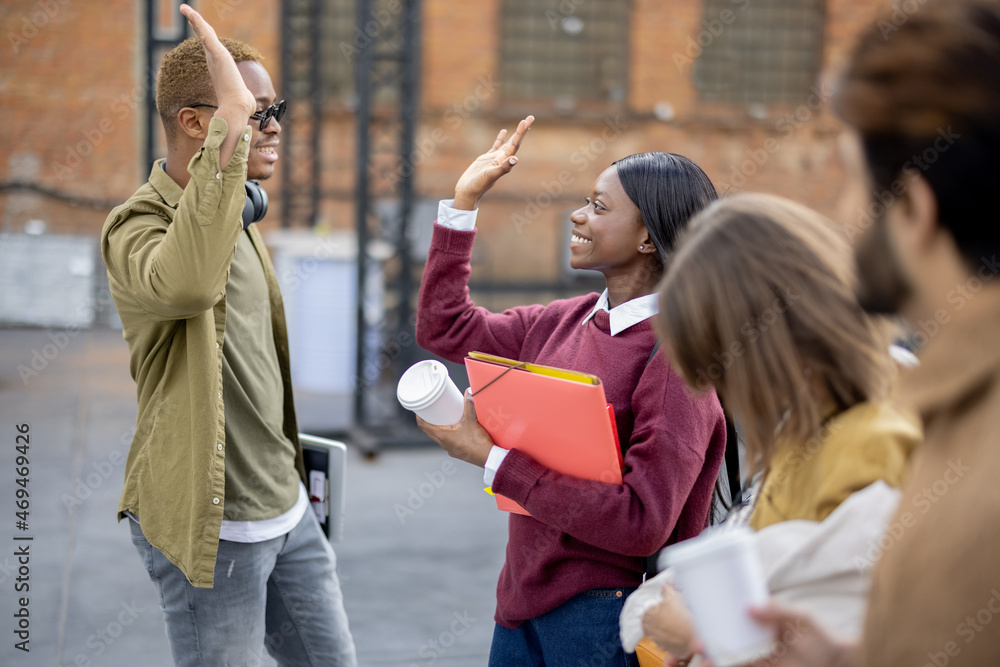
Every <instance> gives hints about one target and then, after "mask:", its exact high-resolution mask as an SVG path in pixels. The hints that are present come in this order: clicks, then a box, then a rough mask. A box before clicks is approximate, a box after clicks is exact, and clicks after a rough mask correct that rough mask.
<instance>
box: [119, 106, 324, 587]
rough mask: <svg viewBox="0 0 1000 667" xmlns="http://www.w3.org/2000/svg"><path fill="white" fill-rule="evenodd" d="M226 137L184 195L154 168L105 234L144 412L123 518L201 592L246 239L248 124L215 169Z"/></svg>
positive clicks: (280, 313) (209, 577) (285, 369)
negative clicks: (136, 522) (231, 318)
mask: <svg viewBox="0 0 1000 667" xmlns="http://www.w3.org/2000/svg"><path fill="white" fill-rule="evenodd" d="M226 131H227V125H226V122H225V121H224V120H222V119H221V118H213V119H212V121H211V123H210V124H209V127H208V138H207V139H206V140H205V145H204V146H203V147H202V148H201V149H199V150H198V152H197V153H196V154H195V155H194V157H193V158H191V161H190V163H189V164H188V173H189V174H191V179H190V181H189V182H188V185H187V187H186V188H184V189H183V190H182V189H181V188H180V187H179V186H178V185H177V183H176V182H174V180H173V179H172V178H170V176H168V175H167V173H166V172H165V171H164V170H163V169H162V166H161V162H157V163H156V164H155V165H153V169H152V171H151V172H150V175H149V181H148V182H147V183H146V184H145V185H143V186H142V187H141V188H139V189H138V190H137V191H136V192H135V194H133V195H132V197H131V198H129V200H128V201H127V202H125V203H124V204H122V205H121V206H118V207H117V208H115V209H114V210H112V211H111V214H110V215H109V216H108V219H107V221H106V222H105V223H104V229H103V231H102V233H101V253H102V255H103V257H104V262H105V264H106V265H107V268H108V280H109V283H110V288H111V295H112V297H113V298H114V301H115V306H116V307H117V309H118V314H119V316H120V317H121V320H122V325H123V335H124V337H125V340H126V341H127V342H128V346H129V357H130V362H129V369H130V371H131V373H132V377H133V379H135V381H136V385H137V395H138V403H139V406H138V415H137V418H136V432H135V435H134V436H133V438H132V445H131V447H130V448H129V453H128V458H127V460H126V463H125V486H124V489H123V490H122V495H121V500H120V501H119V505H118V519H119V520H121V519H122V518H123V517H125V516H126V514H125V513H126V512H131V513H133V514H135V515H137V516H138V517H139V518H140V520H141V522H142V532H143V534H144V535H145V536H146V539H148V540H149V542H150V543H151V544H152V545H153V546H154V547H156V548H157V549H159V550H160V551H161V552H162V553H163V554H164V555H165V556H166V557H167V558H168V559H169V560H170V561H171V562H172V563H174V564H175V565H177V567H179V568H180V569H181V571H182V572H184V574H185V575H186V576H187V578H188V581H190V582H191V584H192V585H194V586H197V587H199V588H211V586H212V583H213V574H214V571H215V560H216V555H217V553H218V548H219V529H220V527H221V526H222V518H223V513H224V511H225V475H226V472H225V468H226V463H225V462H226V451H225V450H226V435H225V403H224V401H223V393H222V389H223V381H222V364H223V353H222V349H223V345H224V343H225V330H226V298H225V289H226V283H227V281H228V278H229V269H230V263H231V261H232V259H233V255H234V252H235V248H236V244H237V239H238V238H239V236H240V234H241V232H242V229H243V226H242V222H241V214H242V210H243V204H244V201H245V198H246V194H245V190H244V187H243V182H244V180H245V179H246V161H247V155H248V154H249V149H250V146H249V142H250V137H251V131H250V128H249V126H247V127H246V128H245V130H244V131H243V135H242V137H241V139H240V141H239V143H238V145H237V149H236V153H235V154H234V155H233V157H232V159H230V161H229V163H228V164H227V165H226V167H225V169H220V168H219V152H220V146H221V144H222V141H223V139H224V138H225V136H226ZM249 237H250V240H251V241H252V242H253V245H254V247H255V248H256V249H257V252H258V254H259V256H260V258H261V262H262V265H263V267H264V272H265V276H266V279H267V286H268V299H269V301H270V305H271V312H270V317H271V326H272V330H273V338H274V346H275V349H276V350H277V354H278V360H279V365H280V369H281V380H282V386H283V390H284V394H283V399H282V411H283V414H284V423H283V427H282V432H283V433H284V435H285V436H286V437H287V438H288V439H289V440H290V441H291V442H292V443H295V444H296V467H297V469H298V472H299V475H300V477H301V478H302V479H303V480H305V471H304V468H303V464H302V452H301V449H300V448H299V447H298V446H297V445H298V435H297V432H298V428H297V425H296V421H295V409H294V406H293V402H292V389H291V373H290V369H289V362H288V336H287V333H286V329H285V317H284V309H283V306H282V302H281V295H280V293H279V290H278V283H277V279H276V277H275V275H274V268H273V266H272V265H271V262H270V260H269V259H268V258H267V251H266V249H265V248H264V243H263V239H262V238H261V236H260V233H259V232H258V231H257V230H256V229H255V228H254V227H253V226H251V228H250V229H249Z"/></svg>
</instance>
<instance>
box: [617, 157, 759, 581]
mask: <svg viewBox="0 0 1000 667" xmlns="http://www.w3.org/2000/svg"><path fill="white" fill-rule="evenodd" d="M612 164H613V165H614V166H615V168H616V170H617V172H618V180H619V181H621V184H622V188H623V189H624V190H625V194H627V195H628V197H629V199H631V200H632V202H633V203H634V204H635V205H636V206H637V207H638V208H639V212H640V214H641V215H642V221H643V223H644V224H645V225H646V230H647V231H648V232H649V236H650V238H652V239H653V243H654V244H655V245H656V251H657V259H659V261H660V269H661V270H662V269H665V268H666V266H667V263H668V261H669V258H670V256H671V255H672V254H673V252H674V244H675V243H676V242H677V239H678V237H680V235H681V234H682V233H683V232H684V230H685V229H686V228H687V224H688V222H689V221H690V220H691V219H692V218H693V217H694V216H695V215H697V214H698V213H699V212H701V210H702V209H704V208H706V207H707V206H708V205H709V204H711V203H712V202H714V201H715V200H717V199H718V198H719V195H718V193H717V192H716V190H715V186H714V185H712V180H711V179H710V178H709V177H708V175H707V174H706V173H705V172H704V170H702V168H701V167H699V166H698V165H697V164H695V162H694V161H693V160H691V159H690V158H686V157H684V156H683V155H677V154H676V153H660V152H651V153H635V154H633V155H628V156H626V157H623V158H622V159H620V160H616V161H615V162H613V163H612ZM658 348H659V344H657V347H656V348H654V352H653V354H655V353H656V350H657V349H658ZM650 361H652V357H650ZM741 498H742V489H741V486H740V452H739V437H738V435H737V433H736V427H735V424H734V423H733V421H732V419H731V418H730V416H729V413H728V412H727V413H726V452H725V457H724V460H723V464H722V468H721V469H720V470H719V477H718V478H717V479H716V483H715V492H714V493H713V494H712V505H711V511H710V514H709V522H710V523H712V524H715V523H719V522H720V521H721V520H722V518H723V517H724V516H725V515H726V514H727V512H728V511H729V510H730V509H732V508H733V507H734V506H738V505H739V503H740V500H741ZM650 566H651V562H650V563H647V571H655V569H652V568H651V567H650Z"/></svg>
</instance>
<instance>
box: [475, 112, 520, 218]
mask: <svg viewBox="0 0 1000 667" xmlns="http://www.w3.org/2000/svg"><path fill="white" fill-rule="evenodd" d="M534 120H535V117H534V116H528V117H527V118H525V119H524V120H522V121H521V122H520V123H518V124H517V129H516V130H514V135H513V136H512V137H511V138H510V139H508V140H507V141H506V142H504V138H505V137H506V136H507V130H500V134H498V135H497V138H496V141H494V142H493V147H492V148H490V150H489V151H488V152H486V153H484V154H482V155H480V156H479V157H478V158H476V160H475V162H473V163H472V164H471V165H469V168H468V169H466V170H465V173H464V174H462V176H461V177H460V178H459V179H458V183H457V184H456V185H455V208H456V209H459V210H465V211H471V210H473V209H475V208H476V207H477V206H479V200H480V199H481V198H482V196H483V195H484V194H486V192H487V190H489V189H490V188H492V187H493V184H494V183H496V182H497V181H498V180H499V179H500V177H501V176H503V175H504V174H506V173H507V172H509V171H510V170H511V169H512V168H513V167H514V165H515V164H517V158H516V157H514V154H515V153H517V149H518V148H520V147H521V142H522V141H523V140H524V135H525V134H527V132H528V128H529V127H531V124H532V123H533V122H534Z"/></svg>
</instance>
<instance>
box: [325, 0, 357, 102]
mask: <svg viewBox="0 0 1000 667" xmlns="http://www.w3.org/2000/svg"><path fill="white" fill-rule="evenodd" d="M357 22H358V19H357V7H356V5H355V0H325V6H324V7H323V31H322V34H323V39H321V40H320V42H321V44H322V47H321V48H322V50H323V51H324V53H323V54H322V57H323V69H322V72H323V90H324V93H325V96H326V99H328V100H336V101H338V102H347V101H349V100H352V99H354V66H355V65H354V64H355V61H356V59H357V58H356V56H357V51H356V49H357V46H355V42H358V41H360V39H361V36H362V35H364V33H363V32H360V33H359V34H355V32H354V28H355V26H356V25H357Z"/></svg>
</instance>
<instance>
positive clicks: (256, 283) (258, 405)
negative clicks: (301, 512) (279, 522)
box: [222, 227, 299, 521]
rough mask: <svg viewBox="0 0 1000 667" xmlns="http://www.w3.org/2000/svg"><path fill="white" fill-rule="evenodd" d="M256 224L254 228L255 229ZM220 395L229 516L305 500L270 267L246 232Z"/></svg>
mask: <svg viewBox="0 0 1000 667" xmlns="http://www.w3.org/2000/svg"><path fill="white" fill-rule="evenodd" d="M251 229H253V228H252V227H251ZM226 336H227V338H228V339H229V344H228V345H225V346H223V348H222V400H223V402H224V404H225V408H226V498H225V500H226V503H225V506H226V509H225V512H224V513H223V517H222V518H223V519H226V520H228V521H261V520H262V519H273V518H274V517H276V516H280V515H281V514H284V513H285V512H287V511H288V510H290V509H291V508H292V506H293V505H295V501H296V500H298V498H299V475H298V472H297V471H296V469H295V453H296V451H297V447H296V446H295V445H294V444H293V443H292V441H291V440H289V439H288V438H287V437H286V436H285V434H284V433H282V431H281V427H282V424H283V422H284V414H283V412H282V398H283V396H284V389H283V388H282V386H281V368H280V365H279V363H278V354H277V351H276V349H275V347H274V335H273V327H272V326H271V303H270V301H269V300H268V298H267V276H266V274H265V273H264V265H263V261H262V259H261V257H260V256H259V255H258V254H257V251H256V249H255V248H254V246H253V241H251V240H250V231H249V230H247V231H245V232H243V233H242V234H240V240H239V242H238V243H237V244H236V256H235V257H234V258H233V263H232V265H231V266H230V273H229V282H228V283H226Z"/></svg>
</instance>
